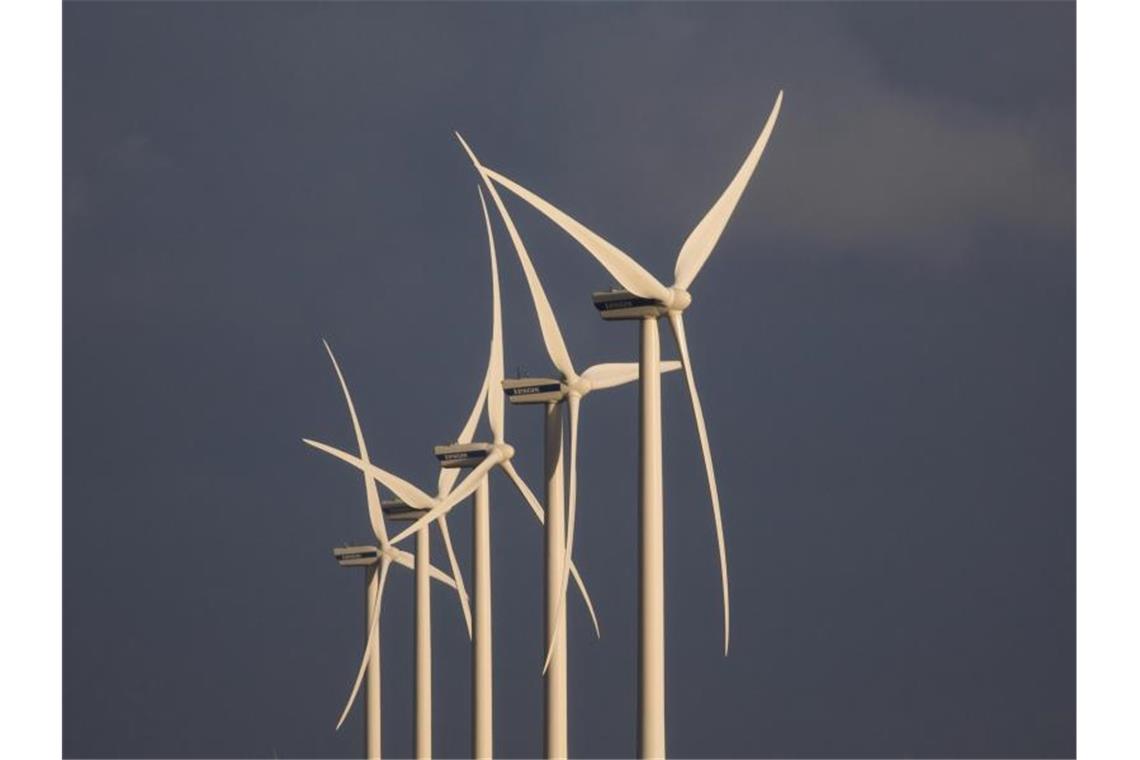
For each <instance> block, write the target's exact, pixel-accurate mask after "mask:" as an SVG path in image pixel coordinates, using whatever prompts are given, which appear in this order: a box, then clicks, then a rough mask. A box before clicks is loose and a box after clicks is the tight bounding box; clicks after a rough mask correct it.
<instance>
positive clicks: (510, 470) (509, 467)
mask: <svg viewBox="0 0 1140 760" xmlns="http://www.w3.org/2000/svg"><path fill="white" fill-rule="evenodd" d="M501 466H502V468H503V471H504V472H505V473H507V476H508V477H510V479H511V482H512V483H514V484H515V488H517V489H518V492H519V493H520V494H522V497H523V500H524V501H526V503H527V504H528V505H529V506H530V511H531V512H534V516H535V517H537V518H538V524H539V525H545V524H546V511H545V510H543V508H542V505H541V504H539V503H538V499H537V498H536V497H535V495H534V492H533V491H531V490H530V486H528V485H527V484H526V481H524V480H523V479H522V477H521V476H520V475H519V473H518V470H516V469H515V466H514V465H513V464H512V463H511V461H510V460H507V461H505V462H503V463H502V465H501ZM570 574H571V575H572V576H574V583H575V584H576V585H577V586H578V591H580V592H581V594H582V600H583V601H584V602H586V609H588V610H589V611H590V620H592V621H593V622H594V633H595V634H597V636H598V638H601V636H602V629H601V628H600V627H599V626H598V616H597V615H596V614H595V613H594V602H593V601H592V600H591V599H590V592H588V591H587V590H586V584H585V583H584V582H583V581H582V575H581V573H579V572H578V566H577V565H576V564H575V562H574V560H573V558H571V560H570Z"/></svg>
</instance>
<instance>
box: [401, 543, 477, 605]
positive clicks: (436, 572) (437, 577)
mask: <svg viewBox="0 0 1140 760" xmlns="http://www.w3.org/2000/svg"><path fill="white" fill-rule="evenodd" d="M381 551H382V553H384V554H386V555H387V556H389V557H390V558H391V560H392V562H393V564H396V565H399V566H400V567H406V568H407V569H409V570H415V569H416V558H415V555H413V554H412V553H411V552H407V551H404V550H403V549H400V548H398V547H395V546H389V547H388V548H387V549H384V550H381ZM428 576H429V577H430V578H431V579H432V580H434V581H439V582H440V583H442V584H443V585H445V586H447V587H448V588H453V589H456V590H458V588H459V587H458V586H457V585H456V583H455V580H454V579H453V578H452V577H451V576H450V575H448V574H447V573H445V572H443V571H442V570H440V569H439V568H438V567H436V566H435V565H432V564H429V565H428ZM461 598H462V597H461Z"/></svg>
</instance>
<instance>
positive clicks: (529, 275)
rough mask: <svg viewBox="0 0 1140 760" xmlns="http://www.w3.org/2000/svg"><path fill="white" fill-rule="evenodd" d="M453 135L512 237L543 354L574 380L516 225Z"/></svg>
mask: <svg viewBox="0 0 1140 760" xmlns="http://www.w3.org/2000/svg"><path fill="white" fill-rule="evenodd" d="M455 136H456V137H457V138H459V142H460V144H461V145H462V146H463V149H464V150H466V151H467V155H468V156H469V157H470V158H471V163H473V164H475V169H476V171H478V172H479V176H480V177H482V178H483V184H485V185H486V186H487V192H489V193H490V194H491V200H493V201H494V202H495V207H496V208H497V209H498V210H499V216H500V217H501V218H502V220H503V224H504V225H506V228H507V233H508V234H509V235H510V236H511V242H512V243H514V246H515V253H517V254H518V257H519V263H520V264H522V268H523V273H524V274H525V275H526V284H527V286H528V287H529V288H530V296H531V300H533V301H534V310H535V312H536V313H537V314H538V325H539V327H540V328H542V342H543V343H545V344H546V353H547V354H548V355H549V356H550V361H551V362H552V363H553V364H554V366H555V367H557V368H558V370H559V371H560V372H561V373H562V375H563V377H565V378H568V379H573V378H575V377H577V374H576V373H575V372H574V365H573V363H572V362H571V361H570V353H569V352H568V351H567V350H566V341H565V340H563V338H562V331H561V330H560V329H559V328H558V320H557V319H556V318H555V316H554V310H553V309H551V308H550V301H548V300H547V298H546V291H545V290H543V288H542V281H541V280H539V279H538V273H537V272H536V271H535V269H534V264H533V263H532V262H531V260H530V255H529V254H528V253H527V251H526V246H525V245H524V244H523V241H522V238H521V237H519V231H518V229H517V228H516V227H515V222H514V220H513V219H511V215H510V213H509V212H508V211H507V207H506V206H505V205H503V199H502V198H500V197H499V191H498V190H497V189H496V188H495V183H494V182H492V181H491V178H490V177H488V176H487V174H486V172H485V171H484V169H483V166H482V165H481V164H480V163H479V159H477V158H476V157H475V152H474V151H472V150H471V146H469V145H468V144H467V141H466V140H464V139H463V135H461V134H459V133H458V132H456V133H455Z"/></svg>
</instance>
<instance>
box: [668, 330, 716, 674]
mask: <svg viewBox="0 0 1140 760" xmlns="http://www.w3.org/2000/svg"><path fill="white" fill-rule="evenodd" d="M669 324H670V325H672V326H673V335H674V336H675V337H676V339H677V350H678V351H680V352H681V361H682V362H683V363H684V366H685V380H686V381H688V384H689V399H690V400H691V401H692V402H693V416H694V417H695V418H696V420H697V435H698V436H699V437H700V439H701V454H702V456H704V459H705V476H706V477H707V478H708V482H709V496H710V497H711V498H712V510H713V522H714V523H715V525H716V544H717V550H718V551H719V552H720V585H721V592H722V595H723V597H724V653H725V654H726V655H727V654H728V558H727V557H726V555H725V548H724V526H723V525H722V524H721V519H720V496H719V495H718V493H717V490H716V474H715V473H714V472H713V460H712V452H711V451H710V450H709V436H708V433H707V432H706V431H705V415H704V412H702V411H701V397H700V396H699V395H697V382H696V380H694V379H693V365H692V362H691V361H689V346H688V343H687V342H686V341H685V323H684V321H683V319H682V318H681V313H680V312H676V311H671V312H669Z"/></svg>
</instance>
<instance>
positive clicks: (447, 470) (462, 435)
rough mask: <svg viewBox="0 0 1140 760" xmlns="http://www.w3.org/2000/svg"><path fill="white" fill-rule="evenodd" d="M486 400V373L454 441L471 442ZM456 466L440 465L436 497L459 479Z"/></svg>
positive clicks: (440, 495)
mask: <svg viewBox="0 0 1140 760" xmlns="http://www.w3.org/2000/svg"><path fill="white" fill-rule="evenodd" d="M486 400H487V375H486V374H484V375H483V387H482V388H480V389H479V397H478V398H477V399H475V406H473V407H471V414H470V415H468V417H467V424H465V425H464V426H463V430H461V431H459V438H458V439H457V440H456V443H471V439H472V438H473V437H474V435H475V426H476V425H478V424H479V414H480V413H481V412H482V411H483V402H484V401H486ZM459 473H460V469H459V468H458V467H440V468H439V482H438V486H439V488H438V498H440V499H442V498H443V497H445V496H447V495H448V494H449V493H451V487H452V486H454V485H455V481H456V480H458V479H459Z"/></svg>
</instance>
